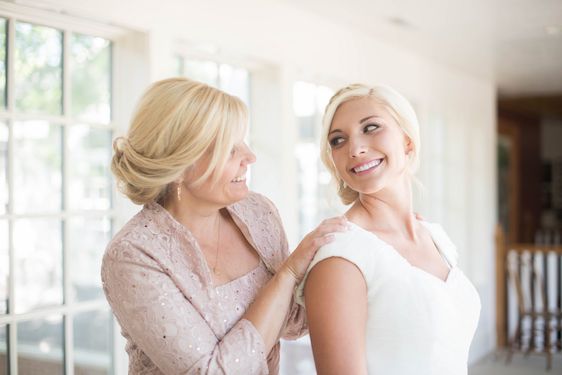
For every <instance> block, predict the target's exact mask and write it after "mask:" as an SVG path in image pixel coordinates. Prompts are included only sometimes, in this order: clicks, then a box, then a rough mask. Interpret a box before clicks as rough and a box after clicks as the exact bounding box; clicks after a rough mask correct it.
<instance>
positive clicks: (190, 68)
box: [184, 60, 219, 87]
mask: <svg viewBox="0 0 562 375" xmlns="http://www.w3.org/2000/svg"><path fill="white" fill-rule="evenodd" d="M184 68H185V76H186V77H188V78H191V79H193V80H196V81H200V82H204V83H206V84H208V85H211V86H215V87H216V86H217V84H218V76H219V72H218V65H217V64H216V63H215V62H212V61H198V60H186V61H185V66H184Z"/></svg>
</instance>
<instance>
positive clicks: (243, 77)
mask: <svg viewBox="0 0 562 375" xmlns="http://www.w3.org/2000/svg"><path fill="white" fill-rule="evenodd" d="M219 73H220V79H219V81H220V89H221V90H223V91H225V92H227V93H229V94H231V95H235V96H237V97H239V98H240V99H242V101H243V102H244V103H246V105H249V104H250V82H249V74H248V71H247V70H246V69H242V68H235V67H233V66H230V65H227V64H222V65H221V66H220V71H219Z"/></svg>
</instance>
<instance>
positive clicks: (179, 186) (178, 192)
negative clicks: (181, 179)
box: [176, 183, 181, 201]
mask: <svg viewBox="0 0 562 375" xmlns="http://www.w3.org/2000/svg"><path fill="white" fill-rule="evenodd" d="M176 193H177V195H178V201H181V183H179V184H178V186H177V188H176Z"/></svg>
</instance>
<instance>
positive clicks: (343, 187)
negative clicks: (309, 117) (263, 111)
mask: <svg viewBox="0 0 562 375" xmlns="http://www.w3.org/2000/svg"><path fill="white" fill-rule="evenodd" d="M365 97H369V98H373V99H374V100H376V101H377V102H378V103H380V104H381V105H383V106H384V107H385V108H386V109H387V110H388V112H389V113H390V115H391V116H392V117H393V119H394V120H395V121H396V123H398V125H399V126H400V128H401V129H402V131H403V132H404V133H405V134H406V135H407V136H408V138H410V140H411V142H412V144H413V149H412V152H410V153H409V155H408V156H409V165H408V172H409V174H410V176H411V177H412V179H413V176H414V174H415V172H416V171H417V169H418V167H419V155H420V147H421V144H420V129H419V124H418V118H417V116H416V113H415V111H414V109H413V108H412V106H411V104H410V103H409V102H408V101H407V100H406V98H404V97H403V96H402V95H400V94H399V93H398V92H397V91H395V90H394V89H392V88H390V87H387V86H367V85H363V84H352V85H349V86H346V87H344V88H342V89H340V90H339V91H338V92H336V93H335V94H334V96H332V98H331V99H330V102H329V103H328V105H327V106H326V111H325V112H324V118H323V120H322V134H321V139H320V153H321V154H320V158H321V159H322V162H323V163H324V165H325V166H326V168H328V170H329V171H330V173H331V174H332V177H333V178H334V179H335V181H336V184H337V189H338V195H339V196H340V198H341V200H342V202H343V203H344V204H351V203H353V202H355V200H357V198H358V197H359V193H358V192H356V191H355V190H353V189H352V188H350V187H349V186H347V184H346V183H345V182H344V181H343V179H342V178H341V177H340V176H339V175H338V172H337V170H336V167H335V165H334V161H333V159H332V150H331V147H330V142H329V139H328V134H329V133H330V129H331V127H332V121H333V119H334V115H335V113H336V111H337V109H338V108H339V106H340V105H342V104H343V103H346V102H348V101H351V100H355V99H361V98H365Z"/></svg>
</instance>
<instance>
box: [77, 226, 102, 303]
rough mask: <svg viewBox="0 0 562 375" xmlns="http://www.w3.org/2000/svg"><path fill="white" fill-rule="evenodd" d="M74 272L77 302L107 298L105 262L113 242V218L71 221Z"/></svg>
mask: <svg viewBox="0 0 562 375" xmlns="http://www.w3.org/2000/svg"><path fill="white" fill-rule="evenodd" d="M68 235H69V242H68V246H69V251H70V263H71V266H70V270H69V272H71V274H72V289H73V293H74V299H75V300H77V301H86V300H92V299H97V298H103V291H102V288H101V278H100V269H101V259H102V256H103V252H104V249H105V247H106V246H107V244H108V243H109V241H110V240H111V221H110V220H109V218H79V217H76V218H72V219H69V221H68Z"/></svg>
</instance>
